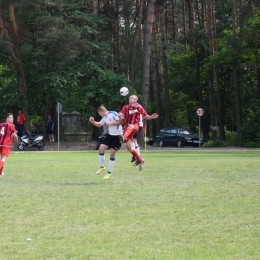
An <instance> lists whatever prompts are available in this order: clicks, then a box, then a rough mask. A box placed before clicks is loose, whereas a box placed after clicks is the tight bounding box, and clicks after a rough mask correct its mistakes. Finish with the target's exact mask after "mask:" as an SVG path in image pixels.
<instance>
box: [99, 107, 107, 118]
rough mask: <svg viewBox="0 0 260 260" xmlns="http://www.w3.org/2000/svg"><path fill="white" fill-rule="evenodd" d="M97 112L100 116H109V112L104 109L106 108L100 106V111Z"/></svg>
mask: <svg viewBox="0 0 260 260" xmlns="http://www.w3.org/2000/svg"><path fill="white" fill-rule="evenodd" d="M97 112H98V114H99V115H100V116H102V117H103V116H105V115H107V113H108V111H107V109H106V108H105V107H104V106H100V107H99V108H98V109H97Z"/></svg>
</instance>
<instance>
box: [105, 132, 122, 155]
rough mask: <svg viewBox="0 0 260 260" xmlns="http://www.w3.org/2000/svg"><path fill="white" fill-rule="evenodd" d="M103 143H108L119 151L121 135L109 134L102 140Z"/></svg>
mask: <svg viewBox="0 0 260 260" xmlns="http://www.w3.org/2000/svg"><path fill="white" fill-rule="evenodd" d="M102 144H104V145H107V146H108V147H110V148H112V149H114V150H116V151H117V150H119V149H120V147H121V142H120V136H119V135H110V134H107V135H106V137H105V138H104V140H103V141H102Z"/></svg>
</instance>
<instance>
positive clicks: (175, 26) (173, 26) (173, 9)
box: [172, 0, 177, 43]
mask: <svg viewBox="0 0 260 260" xmlns="http://www.w3.org/2000/svg"><path fill="white" fill-rule="evenodd" d="M172 41H173V43H177V23H176V17H175V0H172Z"/></svg>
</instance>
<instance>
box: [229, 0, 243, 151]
mask: <svg viewBox="0 0 260 260" xmlns="http://www.w3.org/2000/svg"><path fill="white" fill-rule="evenodd" d="M231 6H232V39H233V48H234V50H237V41H236V18H237V17H236V0H231ZM233 84H234V94H235V112H236V131H237V146H239V147H241V146H242V128H241V111H240V109H241V104H240V88H239V83H238V69H237V58H236V57H235V56H234V57H233Z"/></svg>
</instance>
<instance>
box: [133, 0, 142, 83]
mask: <svg viewBox="0 0 260 260" xmlns="http://www.w3.org/2000/svg"><path fill="white" fill-rule="evenodd" d="M138 8H139V10H138V16H137V23H136V27H135V32H134V37H133V40H132V45H131V53H130V81H131V84H132V87H133V88H135V54H136V51H135V50H136V44H137V41H138V36H139V33H140V30H141V24H142V18H143V9H144V0H140V5H139V7H138ZM139 41H140V43H141V39H139ZM140 49H141V48H140Z"/></svg>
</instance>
